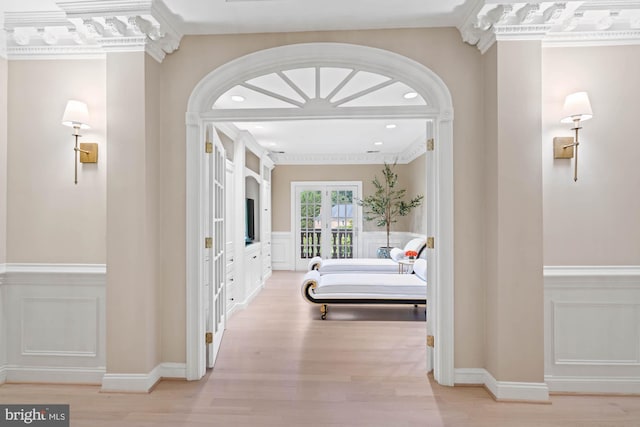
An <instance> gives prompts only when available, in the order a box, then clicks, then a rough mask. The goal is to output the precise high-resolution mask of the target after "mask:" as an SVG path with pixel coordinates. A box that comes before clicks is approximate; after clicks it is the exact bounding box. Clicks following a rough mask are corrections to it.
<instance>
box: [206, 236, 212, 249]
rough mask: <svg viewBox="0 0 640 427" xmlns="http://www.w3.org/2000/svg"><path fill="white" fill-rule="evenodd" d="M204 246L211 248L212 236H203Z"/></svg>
mask: <svg viewBox="0 0 640 427" xmlns="http://www.w3.org/2000/svg"><path fill="white" fill-rule="evenodd" d="M204 248H205V249H211V248H213V237H205V238H204Z"/></svg>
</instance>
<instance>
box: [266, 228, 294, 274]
mask: <svg viewBox="0 0 640 427" xmlns="http://www.w3.org/2000/svg"><path fill="white" fill-rule="evenodd" d="M294 245H295V243H294V241H293V233H291V232H289V231H274V232H272V233H271V266H272V267H273V269H274V270H293V269H294V268H295V263H294V254H293V246H294Z"/></svg>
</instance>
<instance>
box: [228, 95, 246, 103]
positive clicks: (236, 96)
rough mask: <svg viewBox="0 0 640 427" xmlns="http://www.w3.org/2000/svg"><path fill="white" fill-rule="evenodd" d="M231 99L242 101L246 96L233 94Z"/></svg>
mask: <svg viewBox="0 0 640 427" xmlns="http://www.w3.org/2000/svg"><path fill="white" fill-rule="evenodd" d="M231 100H232V101H235V102H242V101H244V96H240V95H231Z"/></svg>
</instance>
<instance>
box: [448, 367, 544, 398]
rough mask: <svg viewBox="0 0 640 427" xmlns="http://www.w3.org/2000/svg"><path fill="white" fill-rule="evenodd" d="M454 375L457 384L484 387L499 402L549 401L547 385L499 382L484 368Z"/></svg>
mask: <svg viewBox="0 0 640 427" xmlns="http://www.w3.org/2000/svg"><path fill="white" fill-rule="evenodd" d="M454 375H455V380H454V382H455V384H460V385H462V384H475V385H484V386H485V387H486V388H487V390H489V392H490V393H491V394H493V396H494V397H495V398H496V400H498V401H520V402H548V401H549V387H548V386H547V384H545V383H523V382H513V381H498V380H496V379H495V378H494V377H493V375H491V373H489V371H487V370H486V369H484V368H464V369H460V368H459V369H456V370H455V372H454Z"/></svg>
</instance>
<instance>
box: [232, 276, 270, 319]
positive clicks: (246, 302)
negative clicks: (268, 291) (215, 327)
mask: <svg viewBox="0 0 640 427" xmlns="http://www.w3.org/2000/svg"><path fill="white" fill-rule="evenodd" d="M262 288H264V283H262V284H261V285H260V286H258V287H256V288H255V289H254V290H253V292H251V294H250V295H249V296H247V298H245V300H244V301H242V302H239V303H237V304H236V306H235V307H234V310H233V311H234V312H235V311H237V310H244V309H245V308H247V307H248V306H249V304H251V301H253V299H254V298H255V297H257V296H258V294H259V293H260V291H262Z"/></svg>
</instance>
